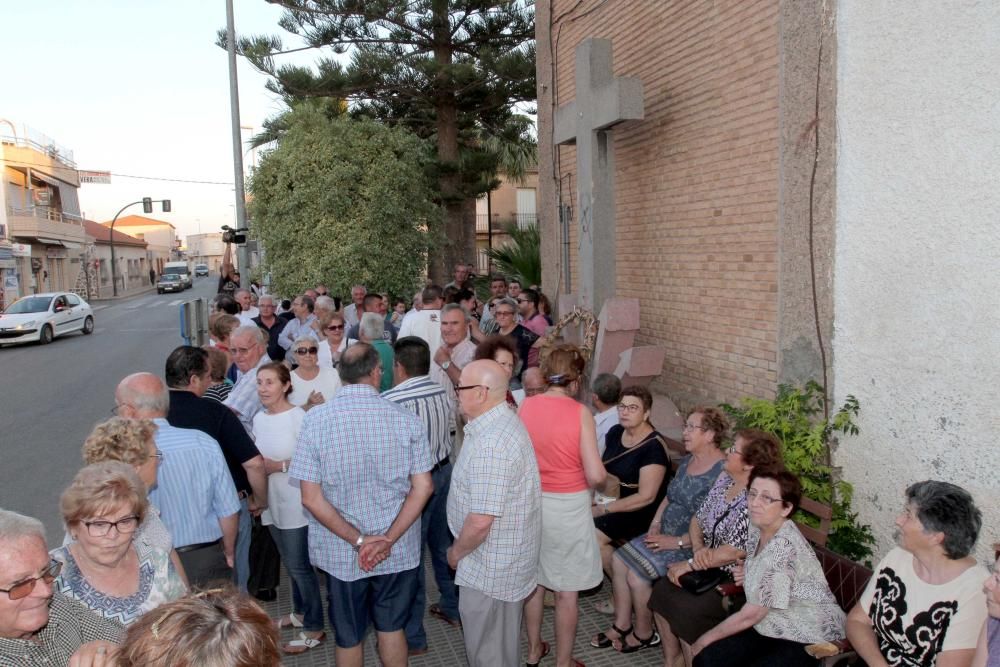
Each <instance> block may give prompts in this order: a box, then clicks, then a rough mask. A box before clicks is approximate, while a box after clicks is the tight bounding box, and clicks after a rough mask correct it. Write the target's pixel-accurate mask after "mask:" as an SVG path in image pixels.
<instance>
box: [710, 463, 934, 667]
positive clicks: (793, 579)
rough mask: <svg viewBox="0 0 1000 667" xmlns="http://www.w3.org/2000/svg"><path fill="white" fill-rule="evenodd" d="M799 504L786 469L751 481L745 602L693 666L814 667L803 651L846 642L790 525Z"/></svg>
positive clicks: (815, 563) (761, 472)
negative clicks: (808, 666) (814, 645)
mask: <svg viewBox="0 0 1000 667" xmlns="http://www.w3.org/2000/svg"><path fill="white" fill-rule="evenodd" d="M801 499H802V486H801V484H800V483H799V479H798V477H796V476H795V475H793V474H792V473H790V472H788V471H786V470H780V469H772V470H766V469H763V468H755V469H754V471H753V472H752V473H751V474H750V490H749V491H747V502H748V504H749V508H750V524H751V528H750V532H749V536H748V538H747V549H746V551H747V559H746V566H745V568H738V569H737V570H738V571H737V573H736V578H737V581H738V580H739V579H740V578H742V579H743V588H744V592H745V594H746V598H747V601H746V604H745V605H744V606H743V608H742V609H740V611H738V612H736V613H735V614H733V615H732V616H730V617H729V618H727V619H726V620H724V621H723V622H722V623H720V624H719V625H717V626H715V627H714V628H712V629H711V630H709V631H708V632H706V633H704V634H703V635H701V637H699V638H698V640H697V641H695V643H694V644H692V645H691V654H692V655H693V656H694V657H695V660H694V665H695V667H730V666H731V665H748V666H750V667H766V666H768V665H781V666H782V667H796V666H797V665H803V666H805V665H817V664H818V663H817V661H816V659H815V658H813V657H811V656H810V655H809V654H808V653H806V651H805V647H806V646H808V645H809V644H817V643H820V642H832V641H838V640H840V639H843V638H844V612H843V611H842V610H841V608H840V607H839V606H838V605H837V600H836V598H834V597H833V593H832V592H830V587H829V586H828V585H827V583H826V577H825V576H824V574H823V566H822V565H820V564H819V560H818V559H817V558H816V552H815V551H813V548H812V547H811V546H810V545H809V542H807V541H806V538H804V537H803V536H802V533H800V532H799V529H798V528H797V527H796V526H795V522H794V521H790V520H789V518H788V517H789V516H791V514H792V512H794V511H795V509H796V508H797V507H798V504H799V501H800V500H801ZM739 570H742V572H740V571H739ZM869 664H871V663H869ZM921 664H924V665H929V664H931V663H921Z"/></svg>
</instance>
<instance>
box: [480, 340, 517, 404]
mask: <svg viewBox="0 0 1000 667" xmlns="http://www.w3.org/2000/svg"><path fill="white" fill-rule="evenodd" d="M479 359H492V360H493V361H495V362H497V363H498V364H500V367H501V368H503V369H504V370H505V371H506V372H507V377H508V378H510V381H511V382H513V378H514V369H515V368H516V367H517V348H516V347H515V346H514V343H513V342H512V341H511V339H510V338H508V337H506V336H498V335H494V336H487V337H486V338H484V339H483V342H481V343H480V344H479V345H477V346H476V355H475V360H479ZM507 405H509V406H510V407H511V408H513V409H514V410H517V401H515V400H514V394H513V393H511V391H510V388H509V387H508V389H507Z"/></svg>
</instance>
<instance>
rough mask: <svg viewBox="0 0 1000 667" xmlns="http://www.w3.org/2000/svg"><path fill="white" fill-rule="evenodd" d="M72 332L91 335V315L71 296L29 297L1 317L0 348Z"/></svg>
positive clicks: (21, 299) (20, 300) (32, 295)
mask: <svg viewBox="0 0 1000 667" xmlns="http://www.w3.org/2000/svg"><path fill="white" fill-rule="evenodd" d="M73 331H82V332H83V333H84V334H92V333H94V311H93V309H92V308H91V307H90V304H88V303H87V302H86V301H84V300H83V299H81V298H80V297H79V296H77V295H76V294H73V293H72V292H46V293H44V294H31V295H29V296H25V297H22V298H20V299H18V300H17V301H15V302H14V303H12V304H11V305H10V306H9V307H8V308H7V310H5V311H4V312H3V313H0V345H6V344H10V343H31V342H35V341H37V342H39V343H41V344H42V345H46V344H48V343H51V342H52V339H53V338H55V337H56V336H62V335H63V334H67V333H70V332H73Z"/></svg>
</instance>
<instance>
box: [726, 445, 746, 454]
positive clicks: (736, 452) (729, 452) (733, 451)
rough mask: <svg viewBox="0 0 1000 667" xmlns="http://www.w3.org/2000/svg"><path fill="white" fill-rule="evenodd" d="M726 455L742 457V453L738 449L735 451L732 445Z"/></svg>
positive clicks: (734, 446)
mask: <svg viewBox="0 0 1000 667" xmlns="http://www.w3.org/2000/svg"><path fill="white" fill-rule="evenodd" d="M726 454H739V455H740V456H743V452H742V451H740V450H739V449H736V445H733V446H732V447H730V448H729V449H727V450H726Z"/></svg>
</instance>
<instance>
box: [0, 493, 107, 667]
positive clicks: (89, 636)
mask: <svg viewBox="0 0 1000 667" xmlns="http://www.w3.org/2000/svg"><path fill="white" fill-rule="evenodd" d="M61 569H62V563H61V562H59V561H54V560H52V559H51V558H50V557H49V552H48V549H47V548H46V545H45V529H44V528H43V527H42V523H41V522H40V521H38V520H37V519H33V518H31V517H27V516H24V515H22V514H17V513H16V512H9V511H7V510H0V664H3V665H45V664H48V665H67V664H80V665H97V666H100V665H109V664H110V663H109V662H108V660H109V658H110V655H111V653H113V652H114V650H115V644H117V643H118V642H120V641H121V637H122V634H123V629H122V626H121V625H120V624H118V623H115V622H114V621H110V620H108V619H106V618H101V617H100V616H97V615H96V614H94V613H92V612H91V611H90V610H88V609H87V608H86V607H85V606H83V605H82V604H80V603H79V602H76V601H75V600H70V599H69V598H67V597H66V596H64V595H62V594H61V593H59V592H58V591H56V590H54V588H53V583H54V582H55V580H56V577H57V576H58V575H59V572H60V570H61Z"/></svg>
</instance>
